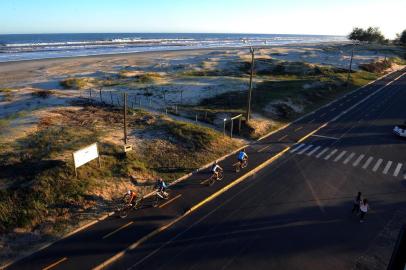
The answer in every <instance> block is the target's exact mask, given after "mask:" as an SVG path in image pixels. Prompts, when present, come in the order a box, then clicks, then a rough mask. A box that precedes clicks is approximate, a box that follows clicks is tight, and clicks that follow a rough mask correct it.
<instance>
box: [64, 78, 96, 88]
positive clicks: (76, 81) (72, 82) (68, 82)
mask: <svg viewBox="0 0 406 270" xmlns="http://www.w3.org/2000/svg"><path fill="white" fill-rule="evenodd" d="M88 82H89V80H88V79H87V78H67V79H65V80H63V81H61V82H60V84H61V86H62V87H64V88H66V89H83V88H85V87H86V86H87V85H88Z"/></svg>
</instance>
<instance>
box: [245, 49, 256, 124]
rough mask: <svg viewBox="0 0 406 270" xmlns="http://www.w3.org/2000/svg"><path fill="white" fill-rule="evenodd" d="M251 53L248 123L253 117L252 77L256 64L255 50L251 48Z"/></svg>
mask: <svg viewBox="0 0 406 270" xmlns="http://www.w3.org/2000/svg"><path fill="white" fill-rule="evenodd" d="M250 52H251V72H250V87H249V90H248V101H247V102H248V104H247V123H248V121H249V120H250V117H251V98H252V77H253V76H254V64H255V50H254V48H252V47H251V48H250Z"/></svg>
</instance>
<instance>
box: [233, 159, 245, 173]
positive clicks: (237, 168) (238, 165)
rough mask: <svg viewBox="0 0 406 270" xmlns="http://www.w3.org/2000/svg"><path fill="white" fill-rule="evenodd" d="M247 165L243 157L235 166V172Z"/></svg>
mask: <svg viewBox="0 0 406 270" xmlns="http://www.w3.org/2000/svg"><path fill="white" fill-rule="evenodd" d="M247 166H248V159H246V158H245V159H243V161H242V162H241V161H238V164H237V165H236V166H235V172H239V171H240V170H241V169H244V168H245V167H247Z"/></svg>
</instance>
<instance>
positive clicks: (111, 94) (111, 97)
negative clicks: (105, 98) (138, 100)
mask: <svg viewBox="0 0 406 270" xmlns="http://www.w3.org/2000/svg"><path fill="white" fill-rule="evenodd" d="M110 99H111V105H112V106H114V101H113V93H112V92H111V91H110Z"/></svg>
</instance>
